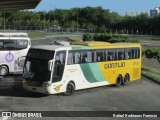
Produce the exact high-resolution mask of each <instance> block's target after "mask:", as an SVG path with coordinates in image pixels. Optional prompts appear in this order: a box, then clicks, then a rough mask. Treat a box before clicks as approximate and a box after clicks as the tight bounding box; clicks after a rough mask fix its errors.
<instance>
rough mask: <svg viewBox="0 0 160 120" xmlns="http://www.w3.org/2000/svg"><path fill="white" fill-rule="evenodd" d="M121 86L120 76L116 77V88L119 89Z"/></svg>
mask: <svg viewBox="0 0 160 120" xmlns="http://www.w3.org/2000/svg"><path fill="white" fill-rule="evenodd" d="M121 84H122V76H121V75H118V76H117V79H116V84H115V85H116V87H119V86H120V85H121Z"/></svg>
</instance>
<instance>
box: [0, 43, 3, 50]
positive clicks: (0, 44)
mask: <svg viewBox="0 0 160 120" xmlns="http://www.w3.org/2000/svg"><path fill="white" fill-rule="evenodd" d="M0 50H3V41H0Z"/></svg>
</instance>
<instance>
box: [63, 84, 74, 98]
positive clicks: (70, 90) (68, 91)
mask: <svg viewBox="0 0 160 120" xmlns="http://www.w3.org/2000/svg"><path fill="white" fill-rule="evenodd" d="M74 91H75V86H74V84H73V83H72V82H69V83H68V85H67V88H66V92H65V93H64V94H65V95H68V96H69V95H72V94H73V93H74Z"/></svg>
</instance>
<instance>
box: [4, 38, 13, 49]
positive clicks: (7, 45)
mask: <svg viewBox="0 0 160 120" xmlns="http://www.w3.org/2000/svg"><path fill="white" fill-rule="evenodd" d="M15 49H16V41H14V40H5V41H4V50H15Z"/></svg>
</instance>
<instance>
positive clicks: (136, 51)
mask: <svg viewBox="0 0 160 120" xmlns="http://www.w3.org/2000/svg"><path fill="white" fill-rule="evenodd" d="M139 57H140V49H139V48H136V49H135V59H138V58H139Z"/></svg>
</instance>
